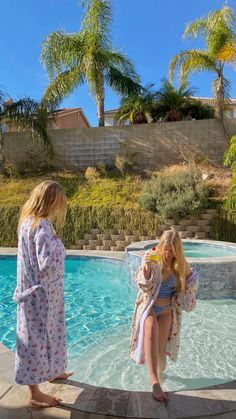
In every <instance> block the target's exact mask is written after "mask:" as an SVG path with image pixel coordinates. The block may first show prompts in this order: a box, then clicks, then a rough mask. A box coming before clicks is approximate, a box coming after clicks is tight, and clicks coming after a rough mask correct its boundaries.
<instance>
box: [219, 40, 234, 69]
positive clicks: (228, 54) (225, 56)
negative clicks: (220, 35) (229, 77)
mask: <svg viewBox="0 0 236 419" xmlns="http://www.w3.org/2000/svg"><path fill="white" fill-rule="evenodd" d="M217 59H218V60H219V61H223V62H227V63H229V64H232V65H234V64H235V62H236V43H235V42H231V41H230V42H227V43H226V44H225V45H224V46H223V47H222V48H221V49H220V50H219V52H218V54H217Z"/></svg>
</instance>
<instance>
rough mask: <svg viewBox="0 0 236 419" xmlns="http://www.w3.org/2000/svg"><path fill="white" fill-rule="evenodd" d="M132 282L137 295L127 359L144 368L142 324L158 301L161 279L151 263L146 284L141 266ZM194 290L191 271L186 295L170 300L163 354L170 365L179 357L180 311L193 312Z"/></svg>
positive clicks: (193, 279)
mask: <svg viewBox="0 0 236 419" xmlns="http://www.w3.org/2000/svg"><path fill="white" fill-rule="evenodd" d="M135 279H136V283H137V285H138V288H139V292H138V295H137V299H136V302H135V309H134V314H133V321H132V332H131V339H130V350H129V356H130V358H131V359H134V360H135V361H136V363H137V364H143V363H144V362H145V357H144V351H143V339H144V322H145V319H146V318H147V316H148V315H149V313H150V311H151V308H152V306H153V304H154V302H155V301H156V298H157V297H158V293H159V290H160V287H161V281H162V276H161V268H160V265H159V264H158V263H151V276H150V278H149V279H148V280H147V279H146V278H145V276H144V274H143V267H142V266H140V267H139V268H138V270H137V272H136V276H135ZM197 287H198V277H197V273H196V271H195V270H193V269H192V273H191V275H190V276H189V277H188V278H187V279H186V285H185V291H184V292H183V293H175V294H174V296H173V297H172V300H171V306H172V313H173V320H172V327H171V332H170V335H169V338H168V342H167V345H166V353H167V355H169V356H170V359H171V360H172V361H176V360H177V357H178V351H179V342H180V328H181V318H182V310H185V311H187V312H190V311H192V310H193V309H194V308H195V306H196V291H197Z"/></svg>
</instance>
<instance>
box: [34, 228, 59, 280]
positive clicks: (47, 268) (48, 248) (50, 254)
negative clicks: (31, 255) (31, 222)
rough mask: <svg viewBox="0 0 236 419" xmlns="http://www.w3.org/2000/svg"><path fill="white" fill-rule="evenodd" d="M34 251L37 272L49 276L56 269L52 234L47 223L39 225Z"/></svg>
mask: <svg viewBox="0 0 236 419" xmlns="http://www.w3.org/2000/svg"><path fill="white" fill-rule="evenodd" d="M34 240H35V249H36V256H37V262H38V267H39V271H40V272H43V273H46V274H47V275H50V274H52V273H53V271H54V270H55V269H56V266H54V265H55V258H54V248H55V243H54V234H53V231H52V228H51V226H50V224H49V223H48V222H47V221H43V222H41V223H40V225H39V227H38V229H37V231H36V233H35V237H34Z"/></svg>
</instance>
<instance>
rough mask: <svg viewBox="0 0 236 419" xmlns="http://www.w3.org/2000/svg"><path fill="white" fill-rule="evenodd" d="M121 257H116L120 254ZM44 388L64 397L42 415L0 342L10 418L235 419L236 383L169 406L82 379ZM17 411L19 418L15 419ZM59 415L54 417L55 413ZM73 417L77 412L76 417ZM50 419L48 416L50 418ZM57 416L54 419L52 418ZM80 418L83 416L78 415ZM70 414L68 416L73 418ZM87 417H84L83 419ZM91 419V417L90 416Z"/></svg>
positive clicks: (2, 406) (2, 395)
mask: <svg viewBox="0 0 236 419" xmlns="http://www.w3.org/2000/svg"><path fill="white" fill-rule="evenodd" d="M16 252H17V249H16V248H0V255H9V254H10V255H16ZM117 253H118V256H119V257H117V255H116V254H117ZM67 254H68V255H72V256H73V255H75V256H100V257H109V258H112V259H118V260H122V259H123V257H124V254H125V253H124V252H111V251H79V250H78V251H77V250H68V251H67ZM40 387H41V388H42V389H44V390H45V391H48V393H49V394H55V395H57V396H60V397H61V398H63V401H62V402H61V403H60V405H59V406H58V407H56V408H48V409H43V410H40V412H41V414H39V409H36V408H33V407H29V406H27V405H26V401H25V400H26V389H27V387H26V386H19V385H17V384H16V383H15V382H14V353H13V352H12V351H10V350H9V349H8V348H7V347H6V346H5V345H3V344H1V343H0V411H1V412H3V414H5V415H6V416H4V417H7V418H8V419H15V418H16V417H19V409H20V411H21V412H22V416H20V417H21V418H22V419H23V418H35V419H36V418H47V417H54V418H56V417H58V418H70V417H71V416H70V413H71V414H72V415H73V418H78V419H79V418H81V416H80V414H81V413H82V412H83V413H84V412H86V413H87V414H88V415H89V414H91V419H92V418H94V415H95V417H96V415H99V416H97V418H101V415H102V416H103V417H106V416H112V417H117V418H145V419H152V418H159V419H177V418H178V419H184V418H186V419H187V418H192V419H193V418H194V419H197V418H202V419H206V418H209V419H210V418H216V417H217V418H218V419H220V418H222V419H223V418H225V419H226V418H227V419H233V418H235V417H236V380H233V381H230V382H227V383H223V384H220V385H215V386H211V387H206V388H201V389H193V390H184V391H170V392H167V394H168V397H169V402H168V403H167V404H162V403H158V402H156V401H155V400H154V399H153V397H152V395H151V393H150V392H141V391H140V392H138V391H126V390H118V389H111V388H104V387H96V386H92V385H89V384H86V383H81V382H79V381H77V380H73V379H72V380H71V379H68V380H58V381H57V382H55V383H43V384H41V385H40ZM16 410H17V416H15V414H16ZM53 412H54V413H53ZM72 412H73V413H72ZM48 414H49V416H48ZM51 414H55V416H51ZM77 414H78V416H77ZM68 415H69V416H68ZM225 415H227V416H225ZM83 417H84V416H83ZM86 419H89V416H88V417H87V416H86Z"/></svg>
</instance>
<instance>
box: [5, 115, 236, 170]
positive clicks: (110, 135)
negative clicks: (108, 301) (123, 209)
mask: <svg viewBox="0 0 236 419" xmlns="http://www.w3.org/2000/svg"><path fill="white" fill-rule="evenodd" d="M227 124H228V129H229V133H230V135H233V134H235V133H236V122H235V120H229V121H228V122H227ZM48 133H49V136H50V138H51V141H52V144H53V147H54V151H55V157H54V159H53V161H52V165H53V166H54V167H56V168H58V169H69V170H78V169H86V168H87V167H88V166H97V165H98V164H99V162H104V163H108V164H112V163H113V162H114V158H115V156H116V155H117V154H118V153H121V154H122V153H123V154H127V155H132V156H133V159H134V160H135V161H136V162H137V165H138V168H140V169H146V170H147V169H149V170H155V169H159V168H162V167H164V166H166V165H170V164H176V163H180V162H181V161H183V160H184V159H186V158H187V157H188V156H190V157H191V156H193V154H196V155H200V156H202V157H207V158H208V160H209V162H211V163H213V164H222V161H223V153H224V151H225V149H226V148H227V144H226V141H225V139H224V136H223V133H222V129H221V126H220V124H219V123H218V122H217V121H215V120H202V121H180V122H169V123H167V122H166V123H155V124H143V125H132V126H131V125H130V126H124V127H122V126H114V127H101V128H80V129H55V130H53V129H50V130H48ZM3 153H4V157H5V160H7V161H9V162H10V163H12V164H14V165H15V166H16V167H22V166H24V164H25V162H26V161H27V160H29V159H30V157H32V155H34V156H35V159H36V160H39V159H41V160H45V159H47V153H45V152H44V151H43V150H42V148H41V147H40V146H39V144H38V143H37V141H32V139H31V137H30V136H29V135H28V134H27V133H14V132H13V133H8V134H5V135H4V144H3Z"/></svg>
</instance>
